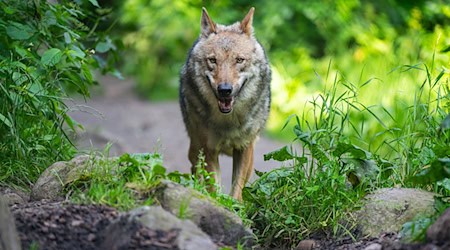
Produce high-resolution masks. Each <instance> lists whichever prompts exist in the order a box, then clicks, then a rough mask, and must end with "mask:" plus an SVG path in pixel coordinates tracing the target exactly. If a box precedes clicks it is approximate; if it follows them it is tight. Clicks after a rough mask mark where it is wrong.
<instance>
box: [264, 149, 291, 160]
mask: <svg viewBox="0 0 450 250" xmlns="http://www.w3.org/2000/svg"><path fill="white" fill-rule="evenodd" d="M296 158H299V157H298V156H296V155H295V154H294V153H293V152H292V149H291V147H288V146H284V147H282V148H280V149H278V150H275V151H272V152H270V153H268V154H265V155H264V160H265V161H268V160H270V159H274V160H276V161H286V160H292V159H296Z"/></svg>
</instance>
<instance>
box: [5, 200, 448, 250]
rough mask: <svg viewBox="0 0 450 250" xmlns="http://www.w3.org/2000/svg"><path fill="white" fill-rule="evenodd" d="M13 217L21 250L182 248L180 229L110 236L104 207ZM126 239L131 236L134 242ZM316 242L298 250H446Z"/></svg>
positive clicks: (33, 205)
mask: <svg viewBox="0 0 450 250" xmlns="http://www.w3.org/2000/svg"><path fill="white" fill-rule="evenodd" d="M11 212H12V214H13V216H14V218H15V222H16V227H17V231H18V233H19V237H20V240H21V244H22V249H48V250H53V249H54V250H60V249H68V250H72V249H74V250H75V249H83V250H91V249H92V250H94V249H105V250H106V249H152V250H153V249H161V250H163V249H178V248H177V246H176V243H175V239H176V237H177V235H178V232H177V231H176V230H173V231H168V232H164V231H155V230H151V229H149V228H146V227H143V226H141V225H139V224H131V225H130V224H129V223H123V226H124V227H127V228H125V229H123V230H121V232H127V234H128V235H111V234H110V233H109V232H110V230H108V226H109V225H110V224H111V222H112V221H115V220H116V221H117V220H118V218H119V215H120V212H119V211H117V210H116V209H113V208H110V207H106V206H103V205H77V204H71V203H68V202H49V201H39V202H30V203H25V204H20V205H19V204H16V205H13V206H11ZM118 221H120V220H118ZM116 226H119V227H121V226H122V225H121V224H118V225H116ZM128 236H131V241H129V240H128V239H129V238H130V237H128ZM313 238H316V239H311V240H305V241H303V242H302V243H301V244H300V245H299V246H298V248H297V249H298V250H306V249H309V250H311V249H321V250H359V249H366V248H367V247H369V246H373V247H375V246H379V247H382V248H372V249H385V250H386V249H388V250H395V249H398V250H400V249H405V250H416V249H417V250H418V249H446V248H436V246H428V245H425V244H416V245H402V244H400V243H399V242H398V241H397V240H396V239H397V237H396V235H395V234H393V233H387V234H382V235H380V237H373V238H365V239H361V240H359V241H356V242H355V241H354V240H353V239H351V238H350V237H348V238H344V239H332V238H327V237H326V236H323V235H322V236H316V237H313ZM219 245H220V244H219ZM430 247H431V248H430ZM433 247H434V248H433ZM260 249H273V248H260Z"/></svg>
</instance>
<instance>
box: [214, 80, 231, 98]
mask: <svg viewBox="0 0 450 250" xmlns="http://www.w3.org/2000/svg"><path fill="white" fill-rule="evenodd" d="M217 92H218V93H219V96H220V97H228V96H230V95H231V92H233V86H231V84H229V83H222V84H219V86H218V87H217Z"/></svg>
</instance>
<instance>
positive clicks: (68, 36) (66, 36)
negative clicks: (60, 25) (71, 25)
mask: <svg viewBox="0 0 450 250" xmlns="http://www.w3.org/2000/svg"><path fill="white" fill-rule="evenodd" d="M64 42H66V43H71V42H72V38H71V37H70V34H69V32H64Z"/></svg>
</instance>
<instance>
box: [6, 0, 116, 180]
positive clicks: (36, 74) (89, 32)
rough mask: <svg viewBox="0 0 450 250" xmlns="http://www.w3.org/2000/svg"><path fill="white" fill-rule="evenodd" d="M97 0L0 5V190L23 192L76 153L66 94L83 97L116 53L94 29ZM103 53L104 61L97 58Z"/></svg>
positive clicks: (96, 17) (96, 21) (87, 93)
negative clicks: (3, 186) (48, 169)
mask: <svg viewBox="0 0 450 250" xmlns="http://www.w3.org/2000/svg"><path fill="white" fill-rule="evenodd" d="M91 5H96V6H98V3H97V1H95V0H92V1H89V2H87V1H86V2H85V3H84V4H82V3H74V2H72V1H58V3H50V2H49V1H12V0H4V1H0V166H1V167H0V184H8V185H18V186H21V187H25V188H28V187H29V186H30V185H31V184H32V183H34V181H35V180H36V179H37V177H38V176H39V174H40V173H41V172H42V171H43V170H44V169H45V168H46V167H48V166H49V165H50V164H51V163H53V162H55V161H58V160H66V159H69V158H70V157H71V156H73V155H74V153H75V149H74V147H73V145H72V144H71V142H70V140H69V139H68V137H67V136H66V129H65V127H64V126H66V125H67V126H68V127H69V128H71V129H75V127H76V126H78V124H77V123H76V122H75V121H74V120H72V119H71V118H70V117H69V116H68V115H67V111H68V110H69V108H68V107H67V106H66V101H67V99H68V93H69V92H75V91H76V92H78V93H80V94H81V95H82V96H83V97H88V96H89V89H88V87H89V86H91V85H93V84H95V83H96V81H95V79H94V76H93V71H94V70H102V71H108V70H110V69H111V62H112V61H111V60H105V59H107V58H109V57H108V55H109V52H113V51H115V47H114V45H113V44H112V43H111V42H108V41H109V40H108V37H107V35H106V34H104V33H103V32H99V31H98V30H97V29H96V27H97V25H98V24H99V23H100V22H101V20H102V19H104V18H105V17H106V14H105V13H103V14H102V15H98V13H97V12H95V10H98V9H99V8H95V10H93V9H92V8H91V7H92V6H91ZM96 53H100V54H102V57H99V56H98V55H96Z"/></svg>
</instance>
